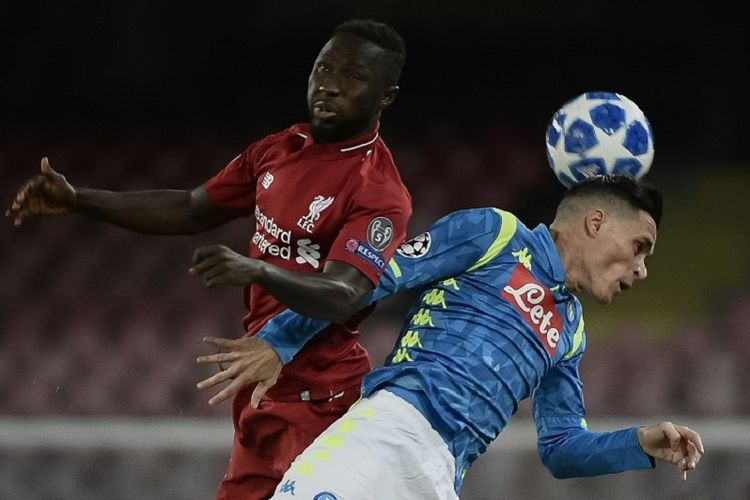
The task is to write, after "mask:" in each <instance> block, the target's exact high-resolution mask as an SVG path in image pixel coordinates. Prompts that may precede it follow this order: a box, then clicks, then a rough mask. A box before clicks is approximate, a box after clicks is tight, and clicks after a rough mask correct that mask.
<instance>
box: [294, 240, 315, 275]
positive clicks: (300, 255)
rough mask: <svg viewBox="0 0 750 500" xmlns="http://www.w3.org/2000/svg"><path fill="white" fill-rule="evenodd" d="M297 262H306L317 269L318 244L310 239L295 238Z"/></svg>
mask: <svg viewBox="0 0 750 500" xmlns="http://www.w3.org/2000/svg"><path fill="white" fill-rule="evenodd" d="M295 260H296V261H297V264H304V263H308V264H310V265H311V266H312V267H313V268H315V269H317V268H318V266H319V265H320V245H318V244H317V243H313V242H312V241H311V240H308V239H302V240H297V258H296V259H295Z"/></svg>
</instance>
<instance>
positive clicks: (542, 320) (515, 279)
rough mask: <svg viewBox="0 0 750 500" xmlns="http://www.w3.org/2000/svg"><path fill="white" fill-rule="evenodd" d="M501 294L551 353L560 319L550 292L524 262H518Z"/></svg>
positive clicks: (559, 330) (558, 330)
mask: <svg viewBox="0 0 750 500" xmlns="http://www.w3.org/2000/svg"><path fill="white" fill-rule="evenodd" d="M501 295H502V297H503V298H504V299H505V300H507V301H508V302H510V303H511V304H512V305H513V307H515V308H516V310H517V311H518V312H519V313H521V316H523V318H524V319H525V320H526V322H527V323H528V324H529V325H530V326H531V328H533V329H534V331H535V332H536V334H537V337H538V338H539V340H540V341H541V342H542V345H543V346H544V349H545V350H546V351H547V354H549V356H550V357H554V355H555V354H556V353H557V347H558V345H559V343H560V332H561V331H562V328H563V322H562V319H561V318H560V315H559V314H558V312H557V308H555V299H554V298H553V297H552V292H550V291H549V290H548V289H547V288H546V287H544V286H542V285H541V284H539V283H538V282H537V281H536V280H535V279H534V277H533V276H532V275H531V273H530V272H529V271H528V270H527V269H526V268H525V267H524V266H523V264H517V265H516V267H515V269H514V270H513V274H511V276H510V280H509V281H508V284H507V285H506V286H505V288H503V291H502V293H501Z"/></svg>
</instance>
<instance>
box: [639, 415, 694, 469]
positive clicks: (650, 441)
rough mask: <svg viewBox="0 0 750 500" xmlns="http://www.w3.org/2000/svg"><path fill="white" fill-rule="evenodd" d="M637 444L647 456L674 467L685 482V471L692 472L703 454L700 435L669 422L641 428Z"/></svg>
mask: <svg viewBox="0 0 750 500" xmlns="http://www.w3.org/2000/svg"><path fill="white" fill-rule="evenodd" d="M638 443H639V444H640V445H641V448H642V449H643V451H644V452H646V453H647V454H648V455H650V456H652V457H654V458H656V459H658V460H663V461H665V462H668V463H670V464H674V465H676V466H677V469H678V470H679V471H680V476H681V477H682V480H683V481H687V471H689V470H694V469H695V468H696V467H697V466H698V462H700V460H701V457H702V456H703V454H704V453H705V450H704V448H703V441H702V440H701V436H700V434H698V433H697V432H695V431H694V430H692V429H690V428H689V427H685V426H684V425H675V424H673V423H671V422H661V423H659V424H656V425H651V426H648V427H641V428H640V429H638Z"/></svg>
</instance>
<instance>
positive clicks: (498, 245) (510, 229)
mask: <svg viewBox="0 0 750 500" xmlns="http://www.w3.org/2000/svg"><path fill="white" fill-rule="evenodd" d="M493 210H494V211H495V212H497V213H498V214H499V215H500V219H501V222H500V224H501V226H500V232H499V233H498V235H497V237H496V238H495V241H493V242H492V245H490V248H488V249H487V251H486V252H485V253H484V255H482V257H481V258H480V259H479V260H478V261H477V262H476V264H474V265H473V266H471V267H470V268H469V269H467V272H471V271H474V270H476V269H479V268H480V267H482V266H484V265H486V264H487V263H488V262H490V261H491V260H492V259H494V258H495V257H497V256H498V255H500V252H502V251H503V249H504V248H505V245H507V244H508V242H509V241H510V240H511V239H512V238H513V236H514V235H515V234H516V227H517V226H518V222H517V220H516V217H515V216H514V215H513V214H511V213H510V212H506V211H505V210H500V209H497V208H493Z"/></svg>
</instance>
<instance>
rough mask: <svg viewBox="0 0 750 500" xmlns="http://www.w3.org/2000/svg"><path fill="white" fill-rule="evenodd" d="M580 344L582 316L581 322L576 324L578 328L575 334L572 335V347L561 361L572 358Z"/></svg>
mask: <svg viewBox="0 0 750 500" xmlns="http://www.w3.org/2000/svg"><path fill="white" fill-rule="evenodd" d="M581 342H583V316H581V321H579V322H578V328H576V332H575V333H574V334H573V347H571V348H570V351H568V354H566V355H565V357H563V359H570V358H572V357H573V356H574V355H575V354H576V353H577V352H578V349H579V348H580V347H581Z"/></svg>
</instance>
